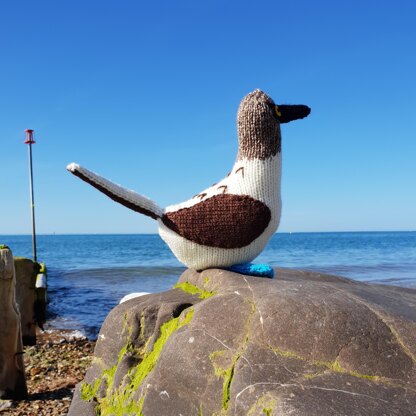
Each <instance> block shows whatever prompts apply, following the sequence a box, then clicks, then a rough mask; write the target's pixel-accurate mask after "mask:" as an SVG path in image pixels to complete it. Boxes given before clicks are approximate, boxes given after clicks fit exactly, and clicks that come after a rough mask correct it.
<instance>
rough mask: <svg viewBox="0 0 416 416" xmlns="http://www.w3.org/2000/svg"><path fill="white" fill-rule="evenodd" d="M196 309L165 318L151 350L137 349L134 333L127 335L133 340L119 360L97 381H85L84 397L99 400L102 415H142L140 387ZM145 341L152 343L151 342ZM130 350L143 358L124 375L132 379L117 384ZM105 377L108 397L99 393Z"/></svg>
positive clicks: (121, 352)
mask: <svg viewBox="0 0 416 416" xmlns="http://www.w3.org/2000/svg"><path fill="white" fill-rule="evenodd" d="M193 312H194V311H193V309H188V310H185V311H184V312H183V313H182V314H181V315H180V316H178V317H177V318H172V319H171V320H169V321H167V322H165V323H164V324H163V325H162V326H161V327H160V335H159V338H158V339H157V340H156V341H155V342H154V344H153V349H152V350H151V351H150V352H148V351H147V350H146V347H144V348H140V349H137V348H136V347H134V345H133V344H132V343H131V342H130V337H127V339H128V340H129V341H128V342H127V343H126V345H125V346H124V347H123V348H122V349H121V351H120V353H119V357H118V361H117V364H116V365H114V366H113V367H111V368H109V369H107V370H104V371H103V373H102V375H101V377H100V378H98V379H97V380H95V382H94V384H93V385H90V384H88V383H83V384H82V385H81V398H82V399H83V400H96V401H97V408H96V410H97V412H98V414H99V415H101V416H110V415H111V416H124V415H134V416H142V415H143V413H142V408H143V404H144V398H145V396H144V395H143V393H142V394H141V397H140V399H139V400H138V401H137V402H136V400H135V398H134V396H135V393H136V392H137V391H138V390H139V386H140V384H141V383H142V382H143V380H144V379H145V378H146V377H147V376H148V375H149V374H150V373H151V372H152V370H153V369H154V367H155V366H156V364H157V361H158V359H159V356H160V354H161V352H162V350H163V348H164V346H165V344H166V342H167V341H168V339H169V338H170V337H171V336H172V335H173V333H174V332H175V331H177V330H178V329H179V328H182V327H183V326H185V325H187V324H189V323H190V322H191V320H192V317H193ZM145 345H148V342H147V343H146V344H145ZM126 354H132V355H136V356H138V357H139V358H141V361H140V363H139V364H138V365H137V366H136V367H134V368H133V369H131V370H130V371H129V372H128V373H127V374H126V375H125V376H124V379H123V381H126V380H128V382H127V383H125V382H122V383H120V386H118V387H117V386H113V383H114V376H115V374H116V372H117V369H118V367H119V365H120V363H121V361H122V359H123V357H124V356H125V355H126ZM103 381H105V382H106V384H107V386H106V394H105V395H104V397H97V392H98V389H99V388H100V386H101V383H102V382H103Z"/></svg>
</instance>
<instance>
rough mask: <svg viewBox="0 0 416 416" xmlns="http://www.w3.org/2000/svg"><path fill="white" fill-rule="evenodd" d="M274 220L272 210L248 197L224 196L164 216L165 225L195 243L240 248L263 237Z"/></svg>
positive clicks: (216, 196)
mask: <svg viewBox="0 0 416 416" xmlns="http://www.w3.org/2000/svg"><path fill="white" fill-rule="evenodd" d="M270 219H271V212H270V209H269V208H268V207H267V206H266V205H265V204H264V203H263V202H260V201H257V200H256V199H254V198H251V197H250V196H248V195H232V194H220V195H215V196H213V197H211V198H208V199H206V200H204V201H202V202H200V203H198V204H196V205H193V206H192V207H189V208H182V209H180V210H178V211H175V212H167V213H165V214H164V215H163V217H162V221H163V223H164V224H165V225H166V226H167V227H168V228H170V229H171V230H173V231H175V232H176V233H177V234H179V235H181V236H182V237H184V238H186V239H188V240H190V241H193V242H195V243H198V244H201V245H205V246H210V247H220V248H240V247H244V246H247V245H248V244H250V243H251V242H252V241H254V240H255V239H256V238H257V237H259V236H260V235H261V234H262V233H263V231H264V230H265V229H266V227H267V226H268V225H269V222H270Z"/></svg>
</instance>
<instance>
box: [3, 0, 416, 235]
mask: <svg viewBox="0 0 416 416" xmlns="http://www.w3.org/2000/svg"><path fill="white" fill-rule="evenodd" d="M415 21H416V2H414V1H412V0H408V1H400V0H398V1H395V2H392V1H384V0H381V1H380V0H379V1H362V0H361V1H357V0H353V1H349V2H334V1H329V0H328V1H323V0H315V1H306V0H299V1H294V2H290V1H284V2H283V1H276V0H269V1H226V0H213V1H207V2H199V1H181V0H178V1H158V2H149V1H147V2H145V1H138V0H134V1H133V0H131V1H125V0H119V1H105V0H104V1H95V0H91V1H85V0H84V1H79V0H72V1H67V2H61V1H43V0H38V1H35V2H34V1H19V0H16V1H13V2H11V1H10V2H3V4H2V7H1V13H0V23H1V24H0V48H1V49H0V52H1V65H0V79H1V92H0V118H1V123H0V144H1V147H0V166H1V175H0V189H1V192H0V203H1V215H0V234H21V233H23V234H25V233H30V231H31V226H30V207H29V183H28V168H27V146H26V145H25V144H23V141H24V134H23V130H24V129H26V128H31V129H35V131H36V140H37V143H36V144H35V145H34V148H33V152H34V169H35V199H36V216H37V228H38V232H39V233H53V232H56V233H142V232H156V223H155V222H154V221H152V220H150V219H148V218H146V217H144V216H141V215H139V214H135V213H133V212H132V211H129V210H128V209H126V208H124V207H122V206H119V205H117V204H115V203H114V202H112V201H111V200H110V199H108V198H106V197H105V196H103V195H102V194H100V193H99V192H97V191H96V190H95V189H93V188H91V187H90V186H88V185H86V184H85V183H83V182H82V181H80V180H79V179H77V178H75V177H74V176H72V175H70V174H69V173H68V172H67V171H66V169H65V167H66V165H67V164H68V163H69V162H78V163H80V164H81V165H84V166H86V167H88V168H89V169H91V170H93V171H96V172H98V173H100V174H102V175H103V176H105V177H107V178H109V179H112V180H113V181H115V182H117V183H120V184H122V185H124V186H127V187H129V188H131V189H134V190H136V191H137V192H140V193H143V194H144V195H146V196H148V197H150V198H152V199H154V200H155V201H157V202H158V203H159V204H160V205H161V206H166V205H169V204H172V203H176V202H180V201H182V200H185V199H187V198H189V197H191V196H192V195H194V194H196V193H198V192H199V191H200V190H202V189H203V188H205V187H206V186H209V185H211V184H212V183H213V182H215V181H217V180H218V179H221V178H222V177H223V176H224V175H225V174H226V173H227V172H228V170H229V168H230V167H231V166H232V164H233V163H234V159H235V155H236V151H237V135H236V111H237V108H238V105H239V102H240V100H241V98H242V97H243V96H244V95H245V94H247V93H248V92H250V91H252V90H253V89H255V88H260V89H263V90H264V91H265V92H267V93H268V94H269V95H270V96H272V97H273V98H274V100H275V101H276V102H277V103H299V104H307V105H309V106H310V107H311V108H312V114H311V115H310V117H308V118H307V119H305V120H302V121H297V122H293V123H290V124H287V125H284V126H282V134H283V177H282V197H283V211H282V221H281V226H280V230H281V231H341V230H347V231H349V230H415V229H416V26H415Z"/></svg>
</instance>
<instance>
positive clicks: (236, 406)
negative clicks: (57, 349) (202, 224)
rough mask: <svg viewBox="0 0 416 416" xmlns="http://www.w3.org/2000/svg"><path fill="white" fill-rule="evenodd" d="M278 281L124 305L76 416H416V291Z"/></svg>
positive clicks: (303, 277)
mask: <svg viewBox="0 0 416 416" xmlns="http://www.w3.org/2000/svg"><path fill="white" fill-rule="evenodd" d="M276 272H277V273H276V275H277V277H276V278H275V279H273V280H269V279H262V278H258V277H249V276H245V275H239V274H235V273H231V272H227V271H223V270H218V269H211V270H204V271H203V272H201V273H198V272H196V271H192V270H187V271H185V273H184V274H183V275H182V276H181V277H180V279H179V282H178V284H177V285H176V288H174V289H172V290H169V291H166V292H162V293H156V294H151V295H146V296H142V297H139V298H136V299H132V300H129V301H127V302H125V303H122V304H121V305H119V306H117V307H116V308H115V309H113V310H112V311H111V312H110V314H109V315H108V317H107V319H106V320H105V322H104V324H103V326H102V328H101V331H100V334H99V337H98V342H97V345H96V349H95V359H94V361H93V365H92V367H91V368H90V369H89V370H88V372H87V374H86V377H85V380H84V381H83V382H82V383H80V384H79V385H78V386H77V389H76V392H75V395H74V398H73V401H72V404H71V408H70V411H69V415H70V416H79V415H86V416H88V415H91V416H94V415H95V414H100V415H101V416H105V415H144V416H155V415H158V416H163V415H166V416H167V415H169V416H170V415H178V416H179V415H183V416H188V415H189V416H191V415H195V416H197V415H210V416H211V415H242V416H246V415H269V416H270V415H308V416H314V415H316V416H321V415H349V416H350V415H366V416H369V415H370V416H371V415H374V416H375V415H377V416H379V415H400V416H407V415H416V291H415V290H412V289H404V288H398V287H393V286H381V285H368V284H363V283H358V282H353V281H351V280H348V279H344V278H339V277H336V276H328V275H322V274H317V273H308V272H302V271H294V270H284V269H277V271H276Z"/></svg>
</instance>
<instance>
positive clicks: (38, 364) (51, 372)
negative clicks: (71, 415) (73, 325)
mask: <svg viewBox="0 0 416 416" xmlns="http://www.w3.org/2000/svg"><path fill="white" fill-rule="evenodd" d="M94 346H95V342H94V341H90V340H87V339H86V338H84V337H80V336H77V335H76V334H74V332H72V331H61V330H47V331H44V332H38V334H37V344H36V345H33V346H26V347H24V362H25V371H26V381H27V386H28V391H29V397H28V399H27V400H21V401H9V400H2V401H0V414H1V416H9V415H10V416H11V415H19V416H33V415H40V416H58V415H60V416H62V415H66V414H67V412H68V408H69V405H70V403H71V400H72V396H73V392H74V387H75V385H76V384H77V383H79V382H80V381H81V380H82V379H83V378H84V375H85V371H86V369H87V368H88V366H89V365H90V363H91V359H92V354H93V351H94Z"/></svg>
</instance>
